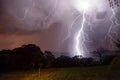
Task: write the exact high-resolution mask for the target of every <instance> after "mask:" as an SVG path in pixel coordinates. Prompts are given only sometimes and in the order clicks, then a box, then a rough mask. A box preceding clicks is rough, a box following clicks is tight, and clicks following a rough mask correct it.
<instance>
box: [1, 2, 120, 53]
mask: <svg viewBox="0 0 120 80" xmlns="http://www.w3.org/2000/svg"><path fill="white" fill-rule="evenodd" d="M75 1H78V0H0V50H2V49H13V48H16V47H20V46H21V45H23V44H29V43H30V44H31V43H32V44H36V45H38V46H40V48H41V49H42V51H44V50H50V51H53V52H69V53H70V54H69V55H73V54H72V52H74V50H75V49H74V47H75V36H76V34H77V32H78V30H79V28H80V27H81V23H82V12H81V9H80V8H79V9H78V6H76V2H75ZM80 1H81V0H80ZM91 1H93V2H92V3H93V4H92V5H93V6H92V7H90V8H89V10H88V12H87V13H86V15H85V17H86V22H85V25H84V26H85V28H84V32H85V33H86V34H87V38H85V39H86V41H85V42H84V46H86V48H87V49H88V51H94V50H96V49H97V48H99V47H103V48H105V49H110V50H114V49H116V47H115V45H114V41H115V40H117V39H120V25H119V24H120V8H118V7H116V6H115V8H114V13H115V14H113V12H112V9H111V8H110V7H109V4H108V3H107V0H91ZM97 3H99V4H97ZM79 15H80V17H79V19H78V20H76V21H75V23H74V24H72V23H73V21H74V19H75V18H76V17H77V16H79ZM71 25H72V26H71ZM111 26H112V27H111Z"/></svg>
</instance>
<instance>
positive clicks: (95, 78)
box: [0, 66, 120, 80]
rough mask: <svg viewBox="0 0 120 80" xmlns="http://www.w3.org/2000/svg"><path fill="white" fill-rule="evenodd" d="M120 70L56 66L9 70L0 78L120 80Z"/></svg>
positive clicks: (3, 79)
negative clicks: (19, 70) (34, 69)
mask: <svg viewBox="0 0 120 80" xmlns="http://www.w3.org/2000/svg"><path fill="white" fill-rule="evenodd" d="M119 75H120V71H119V70H112V69H111V66H97V67H85V68H56V69H55V68H54V69H43V70H40V69H39V70H36V71H28V72H8V73H2V74H1V75H0V80H120V77H119Z"/></svg>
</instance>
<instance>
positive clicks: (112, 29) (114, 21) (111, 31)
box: [102, 8, 120, 48]
mask: <svg viewBox="0 0 120 80" xmlns="http://www.w3.org/2000/svg"><path fill="white" fill-rule="evenodd" d="M111 11H112V16H111V17H110V21H111V26H110V27H109V29H108V31H107V33H106V35H105V37H104V39H103V42H102V43H104V42H105V40H107V39H108V40H109V42H110V45H109V48H110V47H111V48H114V42H115V41H116V39H115V38H114V37H113V35H114V36H117V35H118V34H117V33H116V29H117V26H119V25H120V24H119V23H118V22H117V17H116V13H115V11H114V9H113V8H112V10H111ZM102 45H103V44H102Z"/></svg>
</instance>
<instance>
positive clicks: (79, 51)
mask: <svg viewBox="0 0 120 80" xmlns="http://www.w3.org/2000/svg"><path fill="white" fill-rule="evenodd" d="M85 13H86V10H85V9H84V11H83V14H82V15H83V20H82V25H81V28H80V30H79V31H78V33H77V36H76V38H75V39H76V46H75V48H76V51H77V54H78V55H82V56H83V50H82V49H80V40H79V39H80V37H82V36H83V35H82V33H84V31H83V28H84V24H85V20H86V19H85ZM82 44H84V41H83V42H82ZM82 44H81V46H82ZM81 48H82V47H81Z"/></svg>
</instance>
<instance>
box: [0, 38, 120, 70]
mask: <svg viewBox="0 0 120 80" xmlns="http://www.w3.org/2000/svg"><path fill="white" fill-rule="evenodd" d="M116 45H117V47H119V48H120V41H119V40H118V41H117V42H116ZM103 51H104V49H99V50H96V53H97V54H98V56H99V60H95V59H94V58H92V57H88V58H86V57H83V58H80V57H79V56H74V57H70V56H64V55H61V56H59V57H57V58H55V56H54V55H53V54H52V52H50V51H45V52H42V51H41V49H40V48H39V47H38V46H36V45H35V44H28V45H23V46H21V47H19V48H15V49H13V50H2V51H0V71H13V70H33V69H39V68H54V67H55V68H56V67H87V66H96V65H106V64H110V63H111V61H112V60H113V58H114V57H115V56H103V55H102V54H103Z"/></svg>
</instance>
